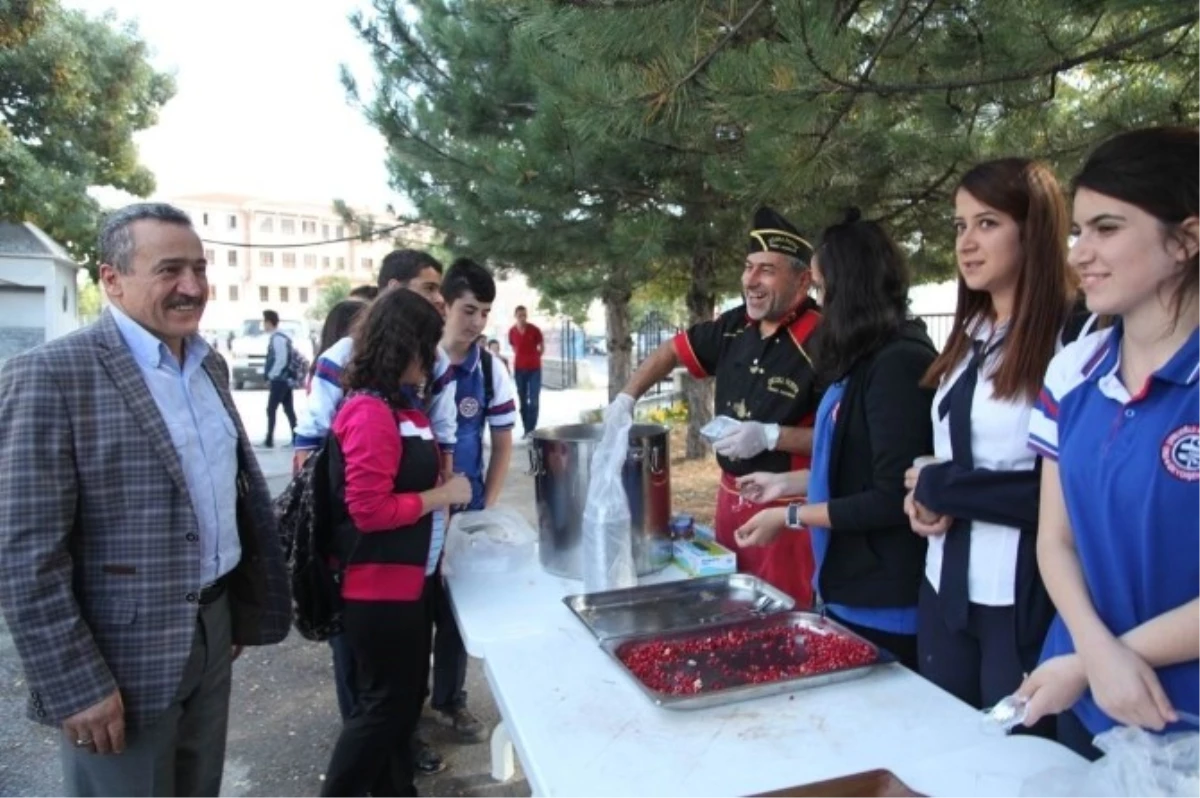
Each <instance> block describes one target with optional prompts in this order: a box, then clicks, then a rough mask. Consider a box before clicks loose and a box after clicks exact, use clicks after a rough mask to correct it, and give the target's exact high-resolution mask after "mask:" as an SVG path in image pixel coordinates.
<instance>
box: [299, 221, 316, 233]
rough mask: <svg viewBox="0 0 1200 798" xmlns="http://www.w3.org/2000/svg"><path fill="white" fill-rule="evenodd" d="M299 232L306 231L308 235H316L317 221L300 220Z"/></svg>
mask: <svg viewBox="0 0 1200 798" xmlns="http://www.w3.org/2000/svg"><path fill="white" fill-rule="evenodd" d="M300 232H301V233H307V234H310V235H316V234H317V223H316V222H311V221H308V222H300Z"/></svg>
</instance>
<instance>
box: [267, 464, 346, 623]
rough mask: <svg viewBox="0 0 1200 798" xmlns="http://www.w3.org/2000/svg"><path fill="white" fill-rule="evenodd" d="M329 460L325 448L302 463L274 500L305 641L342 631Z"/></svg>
mask: <svg viewBox="0 0 1200 798" xmlns="http://www.w3.org/2000/svg"><path fill="white" fill-rule="evenodd" d="M328 463H329V456H328V454H327V453H326V447H325V446H322V447H321V449H320V451H318V452H317V453H316V454H314V455H312V456H311V457H309V458H308V459H307V460H306V461H304V466H303V467H302V468H301V469H300V473H298V474H296V476H295V477H293V478H292V481H291V482H290V483H288V486H287V487H286V488H284V491H283V493H281V494H280V495H279V497H278V498H276V499H275V502H274V507H275V517H276V518H277V519H278V521H279V534H280V538H281V540H282V543H283V551H284V554H285V556H286V557H287V565H288V577H289V580H290V582H291V588H292V606H293V609H294V613H293V615H294V619H295V620H294V622H295V625H296V631H298V632H299V633H300V634H301V636H303V637H304V638H306V639H308V640H317V641H322V640H328V639H329V638H330V637H333V636H335V635H339V634H341V632H342V589H341V581H342V572H341V569H340V568H338V567H336V566H334V565H331V564H330V554H331V553H332V552H333V550H334V548H333V530H332V528H331V527H330V524H329V519H330V518H331V517H332V516H331V513H330V512H329V506H330V505H329V466H328Z"/></svg>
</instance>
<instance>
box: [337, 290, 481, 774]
mask: <svg viewBox="0 0 1200 798" xmlns="http://www.w3.org/2000/svg"><path fill="white" fill-rule="evenodd" d="M441 332H442V319H441V316H440V315H439V314H438V312H437V310H435V309H434V306H433V305H432V304H430V303H429V302H428V301H426V299H425V298H424V297H422V296H420V295H418V294H416V293H414V292H412V291H391V292H388V293H386V294H384V295H383V296H381V297H380V298H379V299H377V300H375V302H374V303H372V304H371V305H370V307H369V308H368V310H367V311H366V318H365V319H364V320H363V322H362V323H361V324H360V325H359V326H358V328H357V330H356V331H355V333H354V348H353V350H352V354H351V357H350V362H349V363H348V364H347V366H346V370H345V371H344V372H343V374H342V385H343V387H344V388H345V389H346V397H345V401H343V402H342V405H341V407H340V408H339V409H338V411H337V415H336V416H335V417H334V420H333V425H332V428H331V430H330V435H329V438H328V439H327V441H326V446H327V447H328V448H327V452H328V456H329V470H330V486H329V487H330V494H331V504H332V518H331V519H330V524H331V526H332V530H333V543H334V550H335V556H336V557H337V559H338V560H339V561H340V562H341V563H342V565H343V567H344V571H343V575H342V579H341V586H342V600H343V602H344V609H343V616H342V622H343V626H344V631H343V635H344V636H345V639H346V642H347V644H348V645H349V647H350V649H351V650H352V651H353V654H354V662H355V664H356V666H357V673H356V682H357V684H356V692H357V703H356V705H355V709H354V712H353V713H352V714H351V715H350V717H349V718H348V719H347V720H346V722H345V725H343V727H342V732H341V735H340V736H339V737H338V741H337V745H336V746H335V748H334V750H333V756H332V758H331V759H330V762H329V767H328V768H327V769H326V774H325V783H324V785H323V787H322V790H321V794H322V795H366V794H368V793H370V794H372V795H416V794H417V792H416V787H415V785H414V784H413V764H414V763H413V749H412V746H411V744H410V741H411V740H412V737H413V734H414V733H415V732H416V729H417V721H418V720H419V719H420V717H421V705H422V704H423V703H424V700H425V684H426V681H427V679H428V677H429V604H430V594H429V591H428V589H427V588H428V580H427V579H426V576H425V570H426V568H425V566H426V563H427V561H428V560H429V558H430V555H431V554H433V555H434V556H436V555H437V553H436V552H430V548H431V546H436V545H440V543H439V541H437V540H436V539H435V538H434V536H433V534H432V531H433V524H432V518H431V516H432V513H434V512H435V511H438V510H441V509H443V508H445V507H447V506H449V505H452V504H465V503H466V502H468V501H470V499H471V485H470V483H469V482H468V481H467V480H466V479H465V478H464V477H462V476H461V475H456V476H454V477H452V478H451V479H449V480H448V481H445V482H442V481H441V479H440V473H441V453H440V451H439V450H438V444H437V442H436V441H435V440H434V436H433V431H432V429H431V428H430V423H429V418H428V417H427V416H426V415H425V412H424V410H422V402H421V400H420V397H419V395H418V391H419V389H420V386H422V385H423V384H425V383H427V382H428V381H429V380H430V378H431V375H432V372H433V363H434V359H435V357H436V353H437V346H438V339H439V338H440V337H441Z"/></svg>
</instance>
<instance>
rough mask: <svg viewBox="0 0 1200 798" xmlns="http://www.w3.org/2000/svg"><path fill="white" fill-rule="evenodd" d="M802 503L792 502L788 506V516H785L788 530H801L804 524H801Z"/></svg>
mask: <svg viewBox="0 0 1200 798" xmlns="http://www.w3.org/2000/svg"><path fill="white" fill-rule="evenodd" d="M801 506H802V505H801V504H800V502H792V503H791V504H789V505H788V506H787V515H786V516H785V518H786V521H785V523H786V524H787V527H788V529H800V528H802V527H803V526H804V524H802V523H800V507H801Z"/></svg>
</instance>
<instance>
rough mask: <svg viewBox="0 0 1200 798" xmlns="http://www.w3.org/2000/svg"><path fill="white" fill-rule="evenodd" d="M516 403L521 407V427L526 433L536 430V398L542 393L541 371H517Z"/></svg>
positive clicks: (514, 375) (515, 375)
mask: <svg viewBox="0 0 1200 798" xmlns="http://www.w3.org/2000/svg"><path fill="white" fill-rule="evenodd" d="M513 377H514V378H515V379H516V381H517V403H518V404H519V405H520V406H521V426H522V427H524V429H525V431H526V432H533V431H534V430H535V429H537V422H538V397H539V396H540V395H541V393H542V370H541V369H517V370H516V372H514V373H513Z"/></svg>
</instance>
